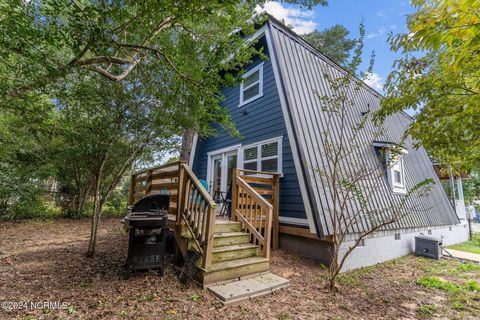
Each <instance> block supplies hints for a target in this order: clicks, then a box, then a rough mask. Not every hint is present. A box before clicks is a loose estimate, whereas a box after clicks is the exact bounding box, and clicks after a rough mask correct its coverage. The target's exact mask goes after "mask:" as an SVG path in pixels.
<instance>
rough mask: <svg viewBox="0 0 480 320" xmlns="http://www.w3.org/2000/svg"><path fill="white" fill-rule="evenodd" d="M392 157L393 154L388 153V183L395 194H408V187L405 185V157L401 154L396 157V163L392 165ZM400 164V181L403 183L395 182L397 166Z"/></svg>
mask: <svg viewBox="0 0 480 320" xmlns="http://www.w3.org/2000/svg"><path fill="white" fill-rule="evenodd" d="M390 157H391V153H388V155H387V164H389V166H388V167H387V178H388V183H389V184H390V188H391V189H392V192H393V193H397V194H407V187H406V184H405V165H404V161H403V155H401V154H399V155H396V158H397V159H396V160H395V162H392V163H390V161H391V160H390ZM397 164H399V165H400V175H401V177H400V179H401V181H402V183H398V182H395V177H394V175H395V172H394V171H395V166H396V165H397Z"/></svg>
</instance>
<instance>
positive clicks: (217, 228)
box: [129, 162, 280, 287]
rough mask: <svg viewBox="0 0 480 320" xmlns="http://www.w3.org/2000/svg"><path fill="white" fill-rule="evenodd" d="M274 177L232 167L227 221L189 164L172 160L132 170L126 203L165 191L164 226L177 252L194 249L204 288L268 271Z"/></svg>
mask: <svg viewBox="0 0 480 320" xmlns="http://www.w3.org/2000/svg"><path fill="white" fill-rule="evenodd" d="M279 177H280V176H279V174H276V173H268V172H256V171H251V170H241V169H234V171H233V175H232V213H231V220H228V219H226V218H219V217H217V204H216V203H215V202H214V201H213V199H212V198H211V196H210V194H209V193H208V191H207V190H205V189H204V187H203V186H202V184H201V183H200V181H199V180H198V179H197V177H196V176H195V174H194V173H193V171H192V170H191V169H190V167H188V165H187V164H186V163H185V162H175V163H172V164H167V165H164V166H159V167H155V168H150V169H147V170H142V171H139V172H135V173H134V174H132V177H131V183H130V190H129V205H131V204H133V203H134V202H136V201H138V200H139V199H141V198H142V197H145V196H146V195H149V194H153V193H164V194H169V195H170V205H169V209H168V227H169V229H170V230H171V231H172V232H173V233H174V235H175V240H176V245H177V249H178V250H177V252H178V253H179V254H181V255H182V257H183V258H185V257H186V255H187V252H188V251H189V250H195V251H198V252H199V253H200V255H201V261H200V262H199V267H198V268H199V270H200V272H197V274H198V275H199V279H198V280H199V281H200V282H201V283H202V285H203V286H204V287H205V286H209V285H212V284H214V283H218V282H223V281H229V280H234V279H238V278H240V277H244V276H248V275H252V274H258V273H262V272H266V271H268V269H269V261H270V249H271V248H272V247H273V249H276V248H277V247H278V232H279V219H278V203H279ZM176 260H178V259H176Z"/></svg>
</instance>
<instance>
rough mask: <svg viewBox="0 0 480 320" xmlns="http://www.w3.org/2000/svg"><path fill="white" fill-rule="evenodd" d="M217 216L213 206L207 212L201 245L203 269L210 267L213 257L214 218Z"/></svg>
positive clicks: (215, 207) (215, 208)
mask: <svg viewBox="0 0 480 320" xmlns="http://www.w3.org/2000/svg"><path fill="white" fill-rule="evenodd" d="M216 215H217V205H215V204H213V205H212V206H211V207H210V208H209V211H208V218H207V226H206V228H205V242H204V243H203V268H204V269H207V268H210V267H211V266H212V256H213V236H214V233H215V216H216Z"/></svg>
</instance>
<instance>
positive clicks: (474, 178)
mask: <svg viewBox="0 0 480 320" xmlns="http://www.w3.org/2000/svg"><path fill="white" fill-rule="evenodd" d="M469 177H470V178H469V179H468V180H464V181H463V196H464V197H465V204H466V205H470V204H476V205H478V204H479V202H480V171H479V170H478V169H476V170H473V171H472V172H470V174H469Z"/></svg>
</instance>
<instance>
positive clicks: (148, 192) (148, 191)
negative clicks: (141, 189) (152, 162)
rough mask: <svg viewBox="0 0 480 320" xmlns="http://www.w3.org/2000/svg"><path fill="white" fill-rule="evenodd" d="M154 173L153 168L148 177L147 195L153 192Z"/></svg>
mask: <svg viewBox="0 0 480 320" xmlns="http://www.w3.org/2000/svg"><path fill="white" fill-rule="evenodd" d="M152 175H153V170H148V172H147V178H146V185H145V194H144V195H145V196H146V195H149V194H150V193H151V192H152Z"/></svg>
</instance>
